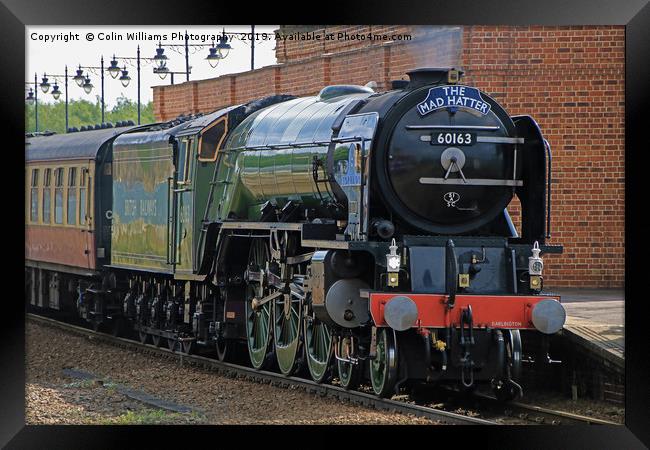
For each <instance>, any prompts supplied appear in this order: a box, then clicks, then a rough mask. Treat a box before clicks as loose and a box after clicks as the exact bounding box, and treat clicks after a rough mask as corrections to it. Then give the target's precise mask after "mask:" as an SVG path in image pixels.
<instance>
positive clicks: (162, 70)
mask: <svg viewBox="0 0 650 450" xmlns="http://www.w3.org/2000/svg"><path fill="white" fill-rule="evenodd" d="M153 73H157V74H158V76H159V77H160V79H161V80H164V79H165V78H166V77H167V74H168V73H169V69H168V68H167V66H166V65H165V64H163V65H162V66H160V67H154V69H153Z"/></svg>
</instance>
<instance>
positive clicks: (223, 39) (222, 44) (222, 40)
mask: <svg viewBox="0 0 650 450" xmlns="http://www.w3.org/2000/svg"><path fill="white" fill-rule="evenodd" d="M231 49H232V46H231V45H230V44H229V43H228V36H226V30H225V29H224V30H223V33H222V34H221V36H219V43H218V44H217V50H218V52H219V55H220V56H221V58H222V59H223V58H225V57H226V56H228V53H229V52H230V50H231Z"/></svg>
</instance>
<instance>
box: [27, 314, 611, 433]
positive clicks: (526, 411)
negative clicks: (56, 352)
mask: <svg viewBox="0 0 650 450" xmlns="http://www.w3.org/2000/svg"><path fill="white" fill-rule="evenodd" d="M27 318H28V319H29V320H31V321H34V322H36V323H40V324H43V325H46V326H50V327H54V328H58V329H61V330H64V331H67V332H70V333H74V334H77V335H81V336H85V337H88V338H90V339H93V340H96V341H98V342H105V343H108V344H110V345H113V346H117V347H121V348H124V349H128V350H135V351H138V352H141V353H145V354H149V355H155V356H158V357H162V358H167V359H175V360H178V361H179V362H180V364H181V365H183V364H188V365H192V366H196V367H201V368H204V369H208V370H211V371H215V372H218V373H220V374H222V375H224V376H228V377H231V378H240V379H245V380H248V381H253V382H258V383H265V384H270V385H273V386H278V387H282V388H289V387H293V388H298V389H303V390H305V391H306V392H309V393H312V394H315V395H320V396H323V397H330V398H335V399H339V400H342V401H345V402H348V403H350V404H353V405H360V406H366V407H370V408H374V409H376V410H379V411H387V412H393V413H399V414H406V415H412V416H416V417H424V418H428V419H431V420H436V421H439V422H441V423H444V424H450V425H451V424H453V425H497V424H501V423H508V424H512V423H517V422H519V423H537V424H547V425H548V424H553V425H560V424H562V425H564V424H598V425H616V423H614V422H609V421H605V420H601V419H595V418H592V417H585V416H579V415H575V414H571V413H566V412H561V411H553V410H549V409H545V408H541V407H536V406H531V405H526V404H522V403H508V404H505V405H504V404H501V403H499V402H497V401H496V399H493V398H490V397H489V396H484V395H480V394H478V395H475V396H473V401H474V402H478V403H479V404H480V413H481V415H483V416H485V418H479V417H472V416H468V415H465V414H460V413H457V412H453V411H449V410H445V409H442V408H437V407H431V406H426V405H418V404H415V403H412V402H406V401H401V400H391V399H382V398H378V397H376V396H374V395H372V394H369V393H365V392H359V391H348V390H345V389H344V388H342V387H339V386H335V385H331V384H318V383H315V382H313V381H311V380H307V379H304V378H299V377H286V376H284V375H281V374H278V373H274V372H269V371H263V370H255V369H253V368H249V367H244V366H240V365H236V364H232V363H227V362H221V361H218V360H216V359H213V358H208V357H205V356H201V355H187V354H184V353H181V352H178V351H172V350H169V349H167V348H163V347H156V346H154V345H151V344H142V343H140V342H138V341H134V340H130V339H126V338H121V337H115V336H112V335H110V334H106V333H102V332H99V331H93V330H91V329H88V328H85V327H81V326H78V325H73V324H70V323H66V322H61V321H59V320H56V319H53V318H50V317H45V316H41V315H38V314H33V313H28V314H27Z"/></svg>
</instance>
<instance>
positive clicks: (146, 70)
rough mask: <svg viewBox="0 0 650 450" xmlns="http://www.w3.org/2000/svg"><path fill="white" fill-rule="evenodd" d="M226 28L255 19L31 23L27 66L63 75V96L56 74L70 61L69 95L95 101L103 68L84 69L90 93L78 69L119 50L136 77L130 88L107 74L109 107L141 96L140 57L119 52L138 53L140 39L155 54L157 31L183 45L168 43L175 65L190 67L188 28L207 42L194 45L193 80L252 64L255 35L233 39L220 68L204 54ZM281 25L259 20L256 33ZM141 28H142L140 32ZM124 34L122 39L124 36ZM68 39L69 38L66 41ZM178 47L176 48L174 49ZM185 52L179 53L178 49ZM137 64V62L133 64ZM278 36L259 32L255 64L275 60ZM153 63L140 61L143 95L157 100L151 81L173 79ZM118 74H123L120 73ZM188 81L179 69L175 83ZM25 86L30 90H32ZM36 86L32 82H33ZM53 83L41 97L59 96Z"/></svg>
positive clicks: (29, 75)
mask: <svg viewBox="0 0 650 450" xmlns="http://www.w3.org/2000/svg"><path fill="white" fill-rule="evenodd" d="M224 28H225V30H226V33H230V32H232V33H237V32H239V33H250V31H251V27H250V25H214V26H200V27H198V26H194V25H187V26H185V25H169V26H119V27H118V26H110V25H109V26H83V27H80V26H63V25H60V26H28V27H26V30H25V32H26V36H25V39H26V51H27V55H26V67H25V81H31V82H33V81H34V73H35V72H36V73H38V82H39V83H40V82H41V78H42V77H43V74H44V73H47V74H48V81H49V83H50V84H51V85H54V81H55V80H54V79H55V78H58V81H59V89H60V91H61V92H62V95H61V97H60V99H59V100H60V101H61V100H63V99H64V95H65V93H64V81H63V77H54V76H52V75H63V74H64V71H65V70H64V68H65V66H66V64H67V66H68V75H69V77H70V78H69V79H68V89H69V99H71V100H72V99H74V100H79V99H86V100H90V101H93V102H94V101H95V96H99V95H101V80H100V75H99V70H95V71H94V72H95V73H93V72H92V71H90V72H89V71H88V70H84V75H86V74H87V75H89V76H90V81H91V83H92V84H93V86H94V89H93V90H92V92H91V93H90V94H86V93H85V92H84V90H83V89H82V88H80V87H79V86H77V84H76V83H75V82H74V81H73V80H72V77H73V76H74V75H75V74H76V70H77V68H78V65H80V64H81V65H82V66H94V67H99V66H100V58H101V56H102V55H103V56H104V67H105V68H108V67H109V66H110V60H111V59H112V57H113V55H114V54H115V55H116V56H117V57H118V58H117V59H118V61H120V63H119V65H120V67H122V68H124V65H126V70H127V71H128V72H129V76H130V77H131V81H130V83H129V85H128V86H127V87H126V88H125V87H123V86H122V84H121V83H120V81H119V79H113V78H111V76H110V74H109V73H108V72H106V73H105V74H104V91H105V94H104V99H105V102H106V108H107V109H110V108H111V107H113V106H114V105H115V104H116V100H117V98H118V97H120V96H125V97H128V98H130V99H132V100H133V101H136V100H137V81H136V80H137V72H136V67H135V60H132V61H125V60H120V58H119V57H135V56H136V51H137V50H136V49H137V46H138V45H140V56H141V58H144V57H148V58H151V57H153V56H154V55H155V54H156V48H157V47H158V39H156V36H153V35H160V37H161V39H163V41H162V43H163V45H164V44H172V45H178V46H179V47H164V49H165V52H164V53H165V55H166V56H167V57H168V58H169V59H168V61H167V67H168V68H169V70H170V71H175V72H184V71H185V53H184V48H183V46H184V38H183V35H184V33H185V31H186V30H187V32H188V33H189V34H191V35H193V36H191V38H190V42H189V43H190V44H201V45H204V47H203V48H198V47H190V48H189V60H190V62H189V65H190V67H191V74H190V80H203V79H207V78H215V77H218V76H220V75H225V74H230V73H238V72H244V71H247V70H250V63H251V48H250V40H246V41H242V39H240V38H235V39H232V40H229V43H230V44H231V45H232V50H230V53H229V54H228V56H227V57H226V59H224V60H222V61H220V62H219V65H218V66H217V67H216V68H212V67H211V66H210V64H209V63H208V61H206V60H205V57H206V56H207V55H208V53H209V50H208V49H209V47H210V46H211V45H212V37H213V36H214V35H219V34H221V31H222V30H223V29H224ZM278 28H279V25H256V26H255V32H256V33H271V34H272V33H273V31H274V30H277V29H278ZM138 33H139V34H138ZM120 38H121V39H120ZM66 40H67V42H66ZM175 50H177V51H175ZM179 52H180V53H179ZM130 63H131V64H132V66H131V65H130ZM275 63H276V59H275V40H274V39H268V38H267V39H264V38H263V37H261V36H260V37H259V38H258V39H257V40H256V41H255V68H256V69H257V68H260V67H264V66H268V65H271V64H275ZM152 64H153V63H152V62H149V61H142V62H141V93H140V94H141V100H142V103H147V102H149V101H150V100H152V97H153V90H152V89H151V87H153V86H158V85H168V84H170V78H171V77H170V76H169V75H167V78H165V79H164V80H161V79H160V77H159V76H158V75H156V74H154V73H153V65H152ZM118 78H119V77H118ZM184 81H185V75H184V74H176V75H174V83H175V84H179V83H182V82H184ZM29 87H30V86H28V85H26V86H25V95H27V91H28V90H29ZM32 87H33V85H32ZM51 92H52V88H50V90H49V91H48V93H47V94H43V92H42V91H40V90H39V95H38V101H39V103H41V102H42V101H43V102H47V103H52V102H54V98H53V97H52V95H51Z"/></svg>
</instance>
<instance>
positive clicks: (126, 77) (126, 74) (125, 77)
mask: <svg viewBox="0 0 650 450" xmlns="http://www.w3.org/2000/svg"><path fill="white" fill-rule="evenodd" d="M109 70H110V69H109ZM113 78H115V77H113ZM120 81H121V82H122V86H124V87H127V86H128V85H129V81H131V77H130V76H129V72H128V71H127V70H126V66H124V70H122V76H121V77H120Z"/></svg>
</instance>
